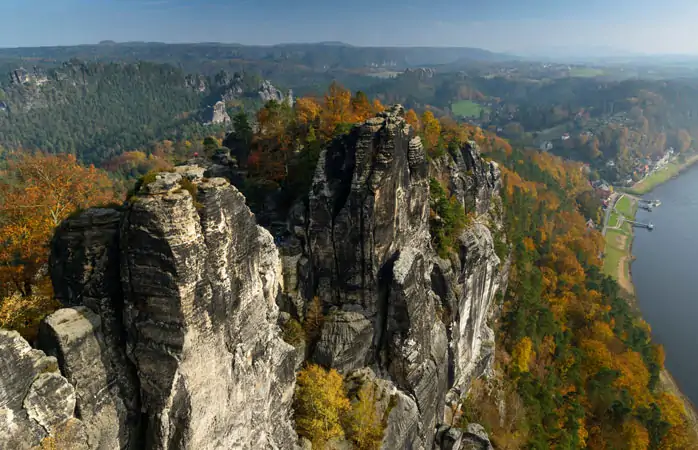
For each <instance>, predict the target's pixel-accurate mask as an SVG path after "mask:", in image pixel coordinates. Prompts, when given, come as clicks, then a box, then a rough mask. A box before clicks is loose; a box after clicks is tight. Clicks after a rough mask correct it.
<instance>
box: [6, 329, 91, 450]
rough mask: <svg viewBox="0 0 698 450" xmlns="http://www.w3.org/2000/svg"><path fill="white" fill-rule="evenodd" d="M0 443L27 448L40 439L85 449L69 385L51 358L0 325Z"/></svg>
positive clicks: (74, 397)
mask: <svg viewBox="0 0 698 450" xmlns="http://www.w3.org/2000/svg"><path fill="white" fill-rule="evenodd" d="M0 373H2V377H0V447H1V448H7V449H13V450H14V449H17V450H24V449H27V450H28V449H31V448H33V447H35V446H38V445H40V444H41V442H42V441H44V440H45V439H49V440H55V439H56V438H59V439H61V441H62V442H67V443H69V444H70V447H64V448H75V449H83V448H86V447H85V445H86V441H85V434H84V428H83V424H82V422H80V421H79V420H77V419H76V418H75V415H74V413H75V402H76V396H75V389H74V388H73V386H72V385H71V384H70V383H69V382H68V380H66V379H65V378H63V377H62V376H61V374H60V372H58V363H57V361H56V358H54V357H51V356H46V355H45V354H44V352H42V351H39V350H34V349H32V348H31V346H30V345H29V343H28V342H27V341H25V340H24V339H23V338H22V337H21V336H20V335H19V333H17V332H16V331H6V330H2V329H0Z"/></svg>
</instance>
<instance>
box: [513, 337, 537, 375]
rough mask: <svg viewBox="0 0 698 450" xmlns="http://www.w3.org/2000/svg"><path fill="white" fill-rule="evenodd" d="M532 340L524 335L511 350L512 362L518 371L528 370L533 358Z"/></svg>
mask: <svg viewBox="0 0 698 450" xmlns="http://www.w3.org/2000/svg"><path fill="white" fill-rule="evenodd" d="M533 356H534V353H533V342H532V341H531V338H530V337H528V336H526V337H524V338H522V339H520V340H519V341H518V342H517V343H516V345H515V346H514V350H513V351H512V354H511V357H512V363H513V364H514V367H515V368H516V369H517V370H518V371H519V372H528V367H529V364H530V363H531V359H532V358H533Z"/></svg>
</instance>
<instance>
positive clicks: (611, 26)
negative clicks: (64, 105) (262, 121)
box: [0, 0, 698, 56]
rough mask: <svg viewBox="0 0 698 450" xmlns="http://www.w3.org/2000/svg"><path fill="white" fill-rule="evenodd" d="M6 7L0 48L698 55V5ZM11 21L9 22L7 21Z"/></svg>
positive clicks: (271, 1)
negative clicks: (326, 46)
mask: <svg viewBox="0 0 698 450" xmlns="http://www.w3.org/2000/svg"><path fill="white" fill-rule="evenodd" d="M520 3H522V2H519V1H517V0H491V1H489V2H487V3H485V4H478V2H474V1H471V0H465V1H461V2H455V1H429V2H427V1H424V0H412V1H410V0H406V1H396V0H385V1H383V2H381V3H376V2H371V1H368V0H356V1H355V2H352V3H351V4H345V3H341V4H330V3H327V2H321V1H319V0H306V1H298V2H293V3H289V2H283V1H281V0H257V1H252V0H242V1H238V2H225V1H223V0H201V1H196V2H194V1H190V0H102V1H100V2H99V3H97V2H94V1H88V0H62V1H49V0H36V1H34V2H26V0H4V1H3V4H2V5H0V15H2V17H4V18H6V21H5V23H4V24H3V28H2V29H0V47H4V48H8V47H38V46H64V45H83V44H97V43H99V42H100V41H104V40H113V41H116V42H136V41H144V42H163V43H173V44H174V43H203V42H221V43H239V44H244V45H274V44H283V43H315V42H328V41H339V42H344V43H347V44H350V45H355V46H368V47H384V46H397V47H474V48H482V49H485V50H490V51H493V52H501V53H511V54H518V55H545V54H555V53H558V52H563V53H564V52H572V53H573V54H577V53H583V54H586V53H589V52H594V51H598V52H600V54H601V55H602V56H603V55H604V54H605V53H606V54H609V55H626V54H634V55H639V56H642V55H646V56H650V55H686V56H688V55H691V56H692V55H698V27H695V26H694V23H693V21H692V17H696V16H697V14H698V4H697V3H698V2H694V1H693V0H666V1H664V2H662V3H661V4H657V2H652V1H650V0H639V1H632V0H607V1H604V0H588V1H585V2H583V3H582V2H579V1H571V0H559V1H555V0H532V1H528V2H526V3H527V4H526V5H522V4H520ZM7 19H9V20H7Z"/></svg>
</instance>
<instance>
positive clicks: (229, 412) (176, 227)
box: [121, 178, 296, 449]
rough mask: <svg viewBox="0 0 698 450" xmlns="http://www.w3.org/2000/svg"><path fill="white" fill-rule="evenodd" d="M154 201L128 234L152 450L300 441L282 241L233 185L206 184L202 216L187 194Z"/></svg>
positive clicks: (127, 273) (128, 271)
mask: <svg viewBox="0 0 698 450" xmlns="http://www.w3.org/2000/svg"><path fill="white" fill-rule="evenodd" d="M153 184H155V183H153ZM149 188H150V186H149ZM149 192H150V193H151V195H144V196H141V197H139V198H138V200H137V201H135V202H133V203H132V204H131V205H130V207H129V210H128V211H127V213H126V216H125V218H124V220H123V223H122V234H121V250H122V253H121V262H122V264H121V269H122V283H123V286H124V292H125V295H126V305H125V323H126V326H127V334H128V338H129V356H130V357H131V359H132V360H133V361H134V363H135V365H136V367H137V369H138V378H139V380H140V383H141V392H142V401H143V408H144V410H145V411H146V415H147V421H148V424H147V435H146V439H147V443H146V444H147V446H148V447H149V448H173V447H174V448H191V449H213V448H221V449H223V448H267V447H269V448H275V447H283V446H284V445H287V443H289V442H295V440H296V438H295V433H294V431H293V428H292V425H291V420H290V414H291V411H290V403H291V400H292V394H293V387H294V383H295V377H294V365H295V361H294V358H295V353H294V349H293V348H292V347H291V346H290V345H288V344H286V343H285V342H283V341H282V340H281V338H280V330H279V328H278V326H277V325H276V319H277V315H278V309H277V306H276V303H275V299H276V295H277V290H278V287H279V283H280V281H281V273H280V264H279V259H278V252H277V251H276V248H275V247H274V244H273V239H272V237H271V235H270V234H269V233H268V232H267V231H265V230H264V229H262V228H260V227H258V226H257V225H256V223H255V220H254V216H253V215H252V213H251V212H250V211H249V209H248V208H247V206H246V205H245V200H244V197H243V196H242V195H241V194H240V193H239V192H238V191H237V190H236V189H235V188H234V187H232V186H231V185H230V184H229V183H228V182H227V181H225V180H223V179H220V178H214V179H210V180H207V181H203V182H201V183H200V184H199V185H198V193H197V201H198V202H199V203H200V204H201V207H200V208H199V210H198V211H197V209H196V208H195V207H194V202H193V199H192V198H191V195H190V194H189V192H187V191H183V190H177V189H175V190H171V189H168V190H166V189H161V190H155V191H154V190H152V189H150V190H149Z"/></svg>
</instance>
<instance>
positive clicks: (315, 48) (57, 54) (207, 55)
mask: <svg viewBox="0 0 698 450" xmlns="http://www.w3.org/2000/svg"><path fill="white" fill-rule="evenodd" d="M28 58H31V59H37V60H39V61H41V60H45V61H50V62H55V61H65V60H69V59H72V58H79V59H85V60H97V61H127V62H128V61H134V60H147V61H153V62H160V63H170V64H175V65H182V66H186V65H187V63H189V62H192V61H200V60H202V59H207V60H209V61H217V60H227V59H244V60H250V61H276V62H286V63H295V64H302V65H305V66H307V67H309V68H312V69H321V70H324V69H328V68H359V67H366V66H378V67H380V66H385V67H395V68H397V69H406V68H409V67H416V66H424V65H438V64H448V63H451V62H454V61H458V60H473V61H487V62H501V61H509V60H513V59H518V57H516V56H513V55H507V54H503V53H494V52H490V51H488V50H483V49H479V48H468V47H356V46H352V45H349V44H346V43H343V42H321V43H310V44H294V43H288V44H278V45H272V46H262V45H242V44H224V43H191V44H166V43H158V42H126V43H116V42H112V41H103V42H101V43H100V44H93V45H76V46H66V47H26V48H23V47H20V48H5V49H0V60H2V59H28Z"/></svg>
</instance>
